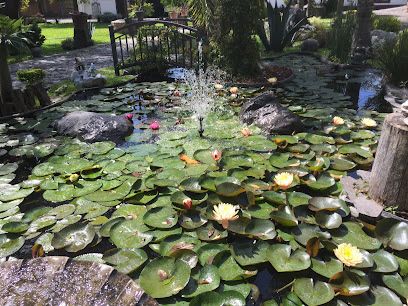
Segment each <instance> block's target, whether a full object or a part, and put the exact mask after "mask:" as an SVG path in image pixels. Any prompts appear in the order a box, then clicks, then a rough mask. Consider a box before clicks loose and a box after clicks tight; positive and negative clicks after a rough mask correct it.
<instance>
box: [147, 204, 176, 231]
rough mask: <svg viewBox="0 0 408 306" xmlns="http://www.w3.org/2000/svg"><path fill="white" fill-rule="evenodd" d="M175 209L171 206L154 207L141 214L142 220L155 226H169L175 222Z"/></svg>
mask: <svg viewBox="0 0 408 306" xmlns="http://www.w3.org/2000/svg"><path fill="white" fill-rule="evenodd" d="M177 220H178V217H177V213H176V211H175V210H174V209H173V208H171V207H156V208H152V209H150V210H148V211H147V212H146V213H145V215H144V216H143V221H144V222H145V223H146V224H147V225H149V226H151V227H157V228H171V227H173V226H174V225H175V224H176V223H177Z"/></svg>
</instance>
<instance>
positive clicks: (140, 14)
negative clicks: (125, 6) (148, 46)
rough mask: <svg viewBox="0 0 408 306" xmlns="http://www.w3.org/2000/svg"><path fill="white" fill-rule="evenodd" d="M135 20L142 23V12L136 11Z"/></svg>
mask: <svg viewBox="0 0 408 306" xmlns="http://www.w3.org/2000/svg"><path fill="white" fill-rule="evenodd" d="M136 18H137V20H138V21H142V20H143V18H144V11H136Z"/></svg>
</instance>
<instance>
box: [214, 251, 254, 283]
mask: <svg viewBox="0 0 408 306" xmlns="http://www.w3.org/2000/svg"><path fill="white" fill-rule="evenodd" d="M212 263H213V264H214V265H215V266H217V267H218V270H219V272H220V277H221V279H222V280H225V281H233V280H240V279H242V278H248V277H251V276H254V275H256V273H257V272H258V271H256V270H255V271H249V270H244V269H242V268H241V266H240V265H239V264H238V263H237V262H236V261H235V259H234V257H232V255H231V253H230V251H221V252H220V253H218V254H217V255H215V257H214V260H213V262H212Z"/></svg>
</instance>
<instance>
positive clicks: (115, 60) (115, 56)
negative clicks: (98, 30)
mask: <svg viewBox="0 0 408 306" xmlns="http://www.w3.org/2000/svg"><path fill="white" fill-rule="evenodd" d="M108 28H109V35H110V41H111V48H112V57H113V67H114V68H115V74H116V75H119V67H118V53H117V51H116V42H115V32H114V30H113V25H109V26H108Z"/></svg>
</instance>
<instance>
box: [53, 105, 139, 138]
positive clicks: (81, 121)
mask: <svg viewBox="0 0 408 306" xmlns="http://www.w3.org/2000/svg"><path fill="white" fill-rule="evenodd" d="M51 126H52V127H53V128H55V129H56V130H57V133H58V134H59V135H65V136H71V137H79V136H80V137H83V138H84V140H86V141H89V142H95V141H104V140H110V141H114V142H121V141H123V140H124V138H125V137H126V136H128V135H129V134H131V133H132V131H133V123H132V121H130V120H127V119H126V118H125V117H122V116H115V115H106V114H98V113H92V112H84V111H77V112H72V113H70V114H68V115H66V116H65V117H63V118H61V119H59V120H56V121H54V122H52V123H51Z"/></svg>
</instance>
